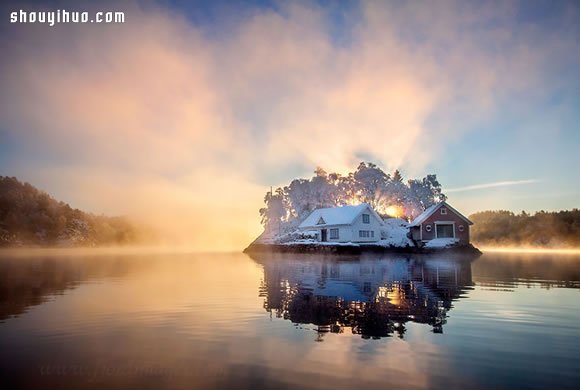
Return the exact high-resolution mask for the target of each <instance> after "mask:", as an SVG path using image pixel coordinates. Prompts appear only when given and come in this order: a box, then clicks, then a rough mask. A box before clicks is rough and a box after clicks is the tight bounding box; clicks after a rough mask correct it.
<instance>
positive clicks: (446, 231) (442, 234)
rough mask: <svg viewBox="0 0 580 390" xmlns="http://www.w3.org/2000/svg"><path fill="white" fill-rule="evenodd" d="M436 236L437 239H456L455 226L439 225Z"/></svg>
mask: <svg viewBox="0 0 580 390" xmlns="http://www.w3.org/2000/svg"><path fill="white" fill-rule="evenodd" d="M435 226H436V227H437V231H436V235H435V237H437V238H454V237H455V231H454V229H453V227H454V226H453V224H437V225H435Z"/></svg>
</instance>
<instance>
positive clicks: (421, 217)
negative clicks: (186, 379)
mask: <svg viewBox="0 0 580 390" xmlns="http://www.w3.org/2000/svg"><path fill="white" fill-rule="evenodd" d="M443 205H445V207H447V208H448V209H449V210H451V211H452V212H453V213H455V214H456V215H457V216H458V217H459V218H461V219H463V220H464V221H465V222H466V223H467V224H468V225H473V222H471V221H470V220H469V219H468V218H467V217H466V216H465V215H463V214H461V213H460V212H459V211H457V210H455V209H454V208H453V207H451V206H449V204H448V203H447V202H439V203H435V204H434V205H432V206H431V207H428V208H427V209H426V210H425V211H423V212H422V213H421V214H420V215H419V216H417V218H415V219H414V220H413V222H411V224H410V225H409V226H419V225H421V224H422V223H423V222H425V220H426V219H427V218H429V217H430V216H431V215H433V213H435V211H437V210H439V208H440V207H441V206H443Z"/></svg>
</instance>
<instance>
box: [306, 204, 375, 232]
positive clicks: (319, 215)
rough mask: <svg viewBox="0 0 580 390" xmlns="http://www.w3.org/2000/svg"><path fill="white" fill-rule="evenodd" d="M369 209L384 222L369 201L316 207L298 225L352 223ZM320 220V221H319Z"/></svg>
mask: <svg viewBox="0 0 580 390" xmlns="http://www.w3.org/2000/svg"><path fill="white" fill-rule="evenodd" d="M367 209H369V210H370V211H371V214H373V215H374V216H375V218H377V219H378V220H379V222H380V223H381V224H382V223H383V219H382V218H381V217H380V216H379V215H378V214H377V212H376V211H375V210H373V208H372V207H371V206H370V205H368V204H367V203H361V204H359V205H358V206H342V207H329V208H324V209H316V210H314V211H313V212H312V213H310V215H309V216H308V217H306V219H305V220H304V221H302V223H301V224H300V225H299V226H298V227H299V228H300V229H304V228H311V227H316V226H325V225H350V224H352V223H353V222H354V220H355V219H356V218H357V217H358V216H359V215H360V214H362V213H363V211H365V210H367ZM319 222H320V223H319Z"/></svg>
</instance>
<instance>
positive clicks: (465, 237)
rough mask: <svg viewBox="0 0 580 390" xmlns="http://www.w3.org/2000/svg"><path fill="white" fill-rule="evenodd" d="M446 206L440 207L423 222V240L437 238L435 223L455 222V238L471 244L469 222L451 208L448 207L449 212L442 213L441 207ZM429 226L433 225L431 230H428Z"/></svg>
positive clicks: (421, 232) (462, 242) (460, 241)
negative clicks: (461, 228) (461, 229)
mask: <svg viewBox="0 0 580 390" xmlns="http://www.w3.org/2000/svg"><path fill="white" fill-rule="evenodd" d="M442 208H445V207H441V208H439V209H438V210H437V211H435V213H433V215H431V216H430V217H429V218H427V219H426V220H425V221H424V222H423V223H422V224H421V231H420V234H422V236H421V237H422V240H423V241H428V240H432V239H434V238H435V229H436V228H435V223H439V222H452V223H454V225H455V226H454V229H455V238H458V239H459V243H461V244H469V224H468V223H467V222H465V221H464V220H463V219H462V218H461V217H459V216H458V215H457V214H455V213H454V212H453V211H451V209H449V208H447V214H445V215H442V214H441V209H442ZM427 226H431V231H430V232H429V231H427ZM459 226H463V231H462V232H461V231H459Z"/></svg>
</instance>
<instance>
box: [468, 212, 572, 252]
mask: <svg viewBox="0 0 580 390" xmlns="http://www.w3.org/2000/svg"><path fill="white" fill-rule="evenodd" d="M469 219H471V221H473V223H474V225H473V227H472V229H471V241H473V242H474V243H475V244H477V245H494V246H538V247H548V248H578V247H580V210H579V209H572V210H566V211H556V212H546V211H540V212H537V213H535V214H533V215H532V214H528V213H526V212H524V211H522V212H521V213H520V214H514V213H513V212H511V211H504V210H500V211H482V212H478V213H475V214H472V215H470V216H469Z"/></svg>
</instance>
